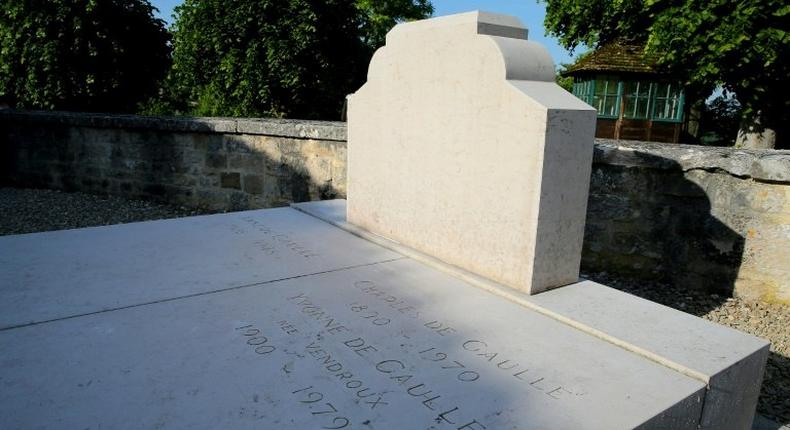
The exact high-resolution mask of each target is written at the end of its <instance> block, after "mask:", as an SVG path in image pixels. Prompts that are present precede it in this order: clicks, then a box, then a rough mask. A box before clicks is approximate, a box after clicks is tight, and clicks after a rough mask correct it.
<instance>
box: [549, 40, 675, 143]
mask: <svg viewBox="0 0 790 430" xmlns="http://www.w3.org/2000/svg"><path fill="white" fill-rule="evenodd" d="M655 64H656V62H655V59H654V58H651V57H649V56H646V55H644V46H642V45H634V44H627V43H623V42H614V43H609V44H607V45H604V46H602V47H601V48H599V49H597V50H595V51H594V52H593V53H591V54H590V55H588V56H587V57H584V58H582V59H581V60H579V61H578V62H577V63H576V64H574V65H573V66H570V67H569V68H568V69H567V70H565V71H564V72H562V75H563V76H571V77H573V94H574V95H575V96H576V97H578V98H580V99H582V100H584V101H585V102H586V103H588V104H590V105H591V106H593V107H594V108H596V109H597V110H598V121H597V127H596V132H595V136H596V137H602V138H610V139H630V140H649V141H656V142H674V143H677V142H678V141H679V139H680V136H681V132H682V131H683V129H684V121H685V118H686V115H685V106H684V105H685V94H684V91H683V87H682V86H681V84H680V82H679V81H678V80H677V79H673V78H672V77H671V76H670V75H667V74H663V73H660V72H658V71H657V69H656V67H655Z"/></svg>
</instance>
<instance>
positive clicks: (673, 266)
mask: <svg viewBox="0 0 790 430" xmlns="http://www.w3.org/2000/svg"><path fill="white" fill-rule="evenodd" d="M600 151H601V149H600V148H596V152H597V153H596V163H594V165H593V173H592V178H591V182H590V196H589V201H588V208H587V225H586V230H585V239H584V252H583V256H582V271H583V272H585V273H588V274H589V277H590V278H591V279H594V280H596V281H601V282H604V283H608V284H612V282H611V281H612V280H611V277H616V278H619V279H628V278H630V279H634V280H638V281H639V282H643V283H645V285H644V287H645V288H636V289H634V290H635V291H629V292H632V293H635V294H637V295H641V296H644V297H646V298H648V299H651V300H656V301H659V302H662V303H664V304H666V305H668V306H671V307H675V308H678V309H684V307H685V306H686V305H690V304H691V303H694V305H695V307H696V311H691V313H695V314H698V315H704V314H705V313H707V312H708V311H710V310H711V309H713V308H715V307H717V306H719V305H720V304H721V303H722V302H723V301H724V300H726V298H727V297H731V296H732V295H733V292H734V289H735V281H736V279H737V276H738V270H739V268H740V265H741V260H742V257H743V250H744V238H743V237H742V236H741V235H740V234H738V232H736V231H734V230H732V229H731V228H730V227H728V226H727V225H726V224H725V223H724V222H722V221H721V220H719V219H718V218H716V216H714V215H713V214H712V213H711V201H710V198H709V196H708V194H707V193H706V190H705V189H704V188H703V187H702V186H700V185H698V184H696V183H694V182H692V181H691V180H689V179H688V177H687V174H686V172H684V171H683V169H682V168H681V166H680V165H679V164H678V163H676V162H675V161H673V160H670V159H667V158H662V157H658V156H655V155H652V154H647V153H642V152H639V151H633V153H632V154H631V155H629V156H630V157H633V158H634V161H635V162H634V163H633V164H634V165H633V166H626V165H614V164H604V163H599V162H598V161H599V160H601V159H603V158H605V156H603V155H602V154H599V153H598V152H600ZM615 274H616V275H615ZM666 284H668V285H671V286H674V287H677V290H678V291H677V292H678V293H680V294H666V293H667V292H666V291H657V292H655V293H656V294H651V292H650V288H666ZM612 286H615V287H617V285H616V283H615V285H612ZM694 296H697V297H694ZM703 296H704V297H703ZM657 299H658V300H657ZM697 299H699V300H697ZM667 301H670V302H671V303H667ZM690 302H691V303H690ZM700 304H702V305H704V308H700V306H699V305H700Z"/></svg>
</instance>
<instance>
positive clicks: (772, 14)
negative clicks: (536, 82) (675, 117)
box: [544, 0, 790, 127]
mask: <svg viewBox="0 0 790 430" xmlns="http://www.w3.org/2000/svg"><path fill="white" fill-rule="evenodd" d="M544 1H545V2H546V4H547V7H546V20H545V25H546V28H547V29H548V32H549V33H550V34H552V35H555V36H557V37H558V38H559V40H560V42H561V43H562V44H563V45H564V46H565V47H566V48H568V49H570V50H573V49H574V48H576V47H577V46H579V45H581V44H586V45H588V46H592V47H595V46H601V45H603V44H605V43H607V42H609V41H612V40H616V39H624V40H629V41H636V42H645V43H646V46H647V51H649V52H651V53H653V54H656V55H657V58H658V60H659V64H660V65H662V66H663V67H664V68H665V69H666V70H667V71H669V72H671V73H674V74H676V75H678V76H680V77H682V78H683V79H684V80H685V81H686V84H687V85H688V86H689V88H690V90H691V91H692V92H696V93H698V94H700V95H705V94H704V93H705V92H707V94H710V91H711V90H712V89H713V88H715V87H717V86H722V87H723V88H724V89H725V90H727V91H728V92H732V93H734V94H735V95H736V97H737V98H738V101H739V102H740V103H741V105H742V106H743V113H744V115H745V116H746V117H747V118H752V119H754V118H756V117H760V118H761V119H762V121H763V123H764V124H765V125H766V126H769V127H776V126H778V125H780V124H781V123H783V122H786V121H787V120H788V119H789V118H788V111H790V109H789V108H790V104H789V102H788V97H787V96H786V91H785V90H784V86H785V82H784V81H786V80H787V77H788V76H790V68H788V60H789V59H790V36H789V35H788V32H787V31H786V30H787V22H788V21H787V19H788V14H790V5H787V2H786V0H739V1H735V0H710V1H699V0H617V1H606V2H602V1H599V0H544Z"/></svg>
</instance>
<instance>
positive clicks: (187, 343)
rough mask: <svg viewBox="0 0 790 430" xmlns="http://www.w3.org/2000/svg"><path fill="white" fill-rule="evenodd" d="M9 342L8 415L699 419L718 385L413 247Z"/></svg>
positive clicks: (170, 419)
mask: <svg viewBox="0 0 790 430" xmlns="http://www.w3.org/2000/svg"><path fill="white" fill-rule="evenodd" d="M225 216H227V215H225ZM184 221H185V220H180V221H177V222H184ZM344 234H346V233H344ZM326 240H327V237H326V236H325V235H321V234H318V235H316V237H314V239H313V240H312V241H309V242H307V243H306V245H311V246H315V245H317V244H318V243H320V242H324V241H326ZM358 245H359V244H357V246H358ZM205 246H208V245H205ZM200 250H201V249H200V248H198V249H196V250H195V251H200ZM347 251H349V252H351V251H353V250H347ZM196 254H199V252H196ZM184 258H188V257H184ZM195 258H196V259H199V258H198V257H195ZM72 270H78V269H76V268H72ZM82 270H85V268H83V269H82ZM69 274H70V273H69V272H62V273H60V274H59V275H60V277H65V276H68V275H69ZM53 275H54V274H53ZM155 276H156V274H154V273H150V274H148V275H146V276H145V278H146V279H151V280H153V278H154V277H155ZM56 280H57V278H53V279H52V281H53V282H54V281H56ZM133 288H145V286H144V284H142V283H141V284H137V285H136V286H134V287H133ZM0 351H3V353H2V356H0V357H1V358H0V387H2V389H0V417H3V418H2V420H3V423H4V425H3V427H4V428H38V427H49V428H176V429H178V428H213V429H215V428H226V429H236V428H299V429H309V428H316V429H318V428H349V429H351V428H359V429H376V428H378V429H390V428H409V429H434V430H439V429H483V428H486V429H558V428H568V429H570V428H573V429H580V428H586V429H607V430H608V429H628V428H651V429H652V428H655V429H659V428H662V429H663V428H676V429H693V428H696V425H697V420H698V417H699V415H700V413H701V408H702V396H703V393H704V390H705V385H704V384H703V383H702V382H700V381H697V380H695V379H693V378H690V377H688V376H686V375H683V374H681V373H679V372H676V371H674V370H671V369H669V368H667V367H665V366H661V365H659V364H657V363H654V362H652V361H649V360H645V359H644V358H642V357H640V356H639V355H636V354H633V353H631V352H629V351H626V350H624V349H622V348H619V347H617V346H614V345H612V344H610V343H608V342H606V341H603V340H601V339H598V338H595V337H593V336H589V335H587V334H585V333H584V332H582V331H580V330H577V329H575V328H572V327H569V326H567V325H566V324H563V323H560V322H558V321H556V320H554V319H552V318H548V317H546V316H545V315H541V314H540V313H538V312H535V311H532V310H529V309H525V308H524V307H523V306H520V305H518V304H515V303H512V302H509V301H506V300H503V299H501V298H500V297H496V296H495V295H492V294H490V293H488V292H486V291H483V290H480V289H478V288H475V287H472V286H470V285H468V284H466V283H464V282H462V281H460V280H457V279H455V278H453V277H451V276H449V275H446V274H444V273H441V272H439V271H436V270H434V269H432V268H430V267H427V266H425V265H423V264H421V263H418V262H415V261H413V260H410V259H402V260H396V261H389V262H382V263H376V264H371V265H366V266H360V267H354V268H349V269H341V270H336V271H332V272H327V273H322V274H316V275H307V276H302V277H298V278H292V279H287V280H282V281H276V282H272V283H269V284H266V285H258V286H250V287H246V288H239V289H231V290H225V291H219V292H214V293H208V294H203V295H196V296H190V297H184V298H180V299H177V300H171V301H162V302H157V303H150V304H146V305H142V306H136V307H129V308H124V309H118V310H114V311H110V312H104V313H98V314H91V315H85V316H81V317H76V318H69V319H63V320H59V321H52V322H47V323H40V324H35V325H31V326H25V327H18V328H15V329H6V330H3V331H0ZM582 358H583V359H582Z"/></svg>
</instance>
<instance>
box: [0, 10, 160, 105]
mask: <svg viewBox="0 0 790 430" xmlns="http://www.w3.org/2000/svg"><path fill="white" fill-rule="evenodd" d="M153 10H154V8H153V7H152V6H151V4H150V3H149V2H148V1H147V0H0V99H3V100H4V101H5V102H7V103H8V104H9V105H11V106H12V107H17V108H32V109H63V110H90V111H106V112H134V111H135V110H136V106H137V104H138V103H139V102H140V101H141V100H144V99H145V98H147V96H149V95H151V94H153V93H154V92H155V91H156V88H157V84H158V81H159V80H160V79H162V78H163V77H164V76H165V74H166V73H167V70H168V68H169V66H170V47H169V40H170V36H169V35H168V33H167V30H166V29H165V23H164V22H163V21H162V20H159V19H155V18H154V16H153Z"/></svg>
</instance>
